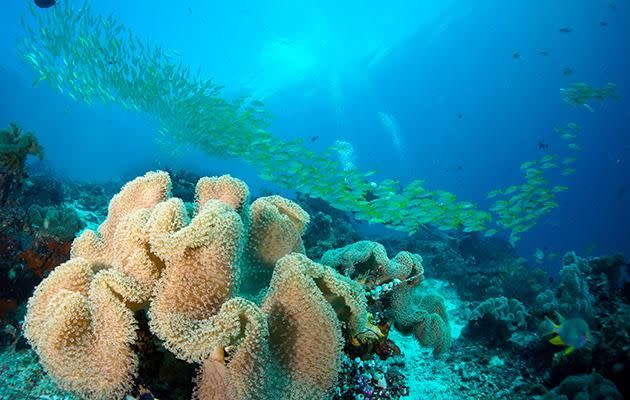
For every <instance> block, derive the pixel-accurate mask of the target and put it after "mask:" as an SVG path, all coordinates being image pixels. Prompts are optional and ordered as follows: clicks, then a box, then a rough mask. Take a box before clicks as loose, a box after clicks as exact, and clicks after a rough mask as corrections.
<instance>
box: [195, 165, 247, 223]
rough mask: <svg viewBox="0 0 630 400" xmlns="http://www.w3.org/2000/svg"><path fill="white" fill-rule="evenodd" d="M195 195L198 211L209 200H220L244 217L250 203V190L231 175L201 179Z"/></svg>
mask: <svg viewBox="0 0 630 400" xmlns="http://www.w3.org/2000/svg"><path fill="white" fill-rule="evenodd" d="M195 193H196V194H195V201H196V203H197V209H201V207H202V206H203V205H204V204H205V203H206V202H207V201H208V200H220V201H221V202H223V203H225V204H227V205H229V206H231V207H232V208H234V210H235V211H236V212H237V213H238V214H239V215H241V216H244V214H245V212H246V209H247V205H248V204H247V203H248V201H249V188H248V187H247V185H246V184H245V182H243V181H242V180H240V179H236V178H233V177H231V176H230V175H223V176H219V177H216V176H214V177H203V178H201V179H199V182H197V187H196V190H195Z"/></svg>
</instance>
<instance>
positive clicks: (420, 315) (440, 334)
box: [391, 284, 451, 356]
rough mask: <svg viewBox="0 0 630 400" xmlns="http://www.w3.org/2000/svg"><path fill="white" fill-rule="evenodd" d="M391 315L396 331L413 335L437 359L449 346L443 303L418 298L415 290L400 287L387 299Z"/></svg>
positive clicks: (433, 298) (429, 296)
mask: <svg viewBox="0 0 630 400" xmlns="http://www.w3.org/2000/svg"><path fill="white" fill-rule="evenodd" d="M391 313H392V316H393V320H394V323H395V326H396V328H397V329H399V330H400V331H401V332H404V333H409V332H413V334H414V335H415V337H416V339H418V341H419V342H420V343H421V344H422V345H423V346H426V347H430V348H432V349H433V354H434V355H436V356H437V355H440V354H442V353H444V352H445V351H447V350H448V349H449V347H450V346H451V329H450V325H449V322H448V315H447V314H446V307H445V305H444V299H443V298H442V297H441V296H438V295H434V294H426V295H425V294H422V293H421V292H420V291H419V290H418V289H417V288H416V287H414V286H411V285H407V284H403V285H400V286H399V287H398V288H396V289H395V290H394V291H393V292H392V295H391Z"/></svg>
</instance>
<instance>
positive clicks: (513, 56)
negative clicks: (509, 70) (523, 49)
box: [512, 52, 521, 60]
mask: <svg viewBox="0 0 630 400" xmlns="http://www.w3.org/2000/svg"><path fill="white" fill-rule="evenodd" d="M512 58H513V59H515V60H518V59H519V58H521V53H519V52H516V53H513V54H512Z"/></svg>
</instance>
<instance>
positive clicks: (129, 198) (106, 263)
mask: <svg viewBox="0 0 630 400" xmlns="http://www.w3.org/2000/svg"><path fill="white" fill-rule="evenodd" d="M169 192H170V179H169V177H168V175H167V174H166V173H160V172H157V173H154V172H150V173H148V174H146V175H145V176H143V177H141V178H137V179H135V180H133V181H131V182H129V183H128V184H126V185H125V186H124V187H123V188H122V190H121V191H120V193H119V194H117V195H116V196H114V198H113V199H112V201H111V203H110V207H109V213H108V217H107V219H106V220H105V222H104V223H103V224H102V225H101V226H100V227H99V230H98V232H93V231H85V232H84V233H83V234H82V235H81V236H79V237H78V238H77V239H75V241H74V243H73V247H72V251H71V256H72V257H71V259H70V260H69V261H68V262H66V263H64V264H62V265H60V266H59V267H57V268H56V269H55V270H54V271H53V272H52V273H51V274H50V275H49V276H48V277H47V278H46V279H44V280H43V281H42V282H41V284H40V285H39V286H38V287H37V289H36V290H35V293H34V294H33V296H32V297H31V298H30V300H29V302H28V308H27V314H26V318H25V324H24V334H25V336H26V337H27V339H28V340H29V342H30V343H31V345H32V346H33V348H34V349H35V351H36V352H37V353H38V354H39V356H40V360H41V363H42V365H43V366H44V367H45V368H46V370H47V372H48V373H49V374H50V375H51V376H52V377H53V378H54V379H55V380H56V381H57V383H58V384H59V385H60V386H61V387H63V388H64V389H67V390H71V391H74V392H77V393H78V394H80V395H83V396H85V397H90V398H99V399H100V398H103V399H105V398H113V397H117V396H120V395H121V394H123V393H124V392H125V391H126V390H127V389H128V388H129V386H130V385H131V383H132V379H133V377H134V375H135V374H136V371H137V366H138V357H137V355H136V354H135V353H134V351H133V350H132V345H133V343H134V341H135V329H136V321H135V319H134V316H133V312H134V310H135V309H139V308H142V307H144V306H146V304H147V303H148V301H149V299H150V297H151V293H152V290H153V286H154V285H155V283H156V282H157V277H158V275H159V271H160V269H161V263H160V262H159V260H156V259H155V258H154V257H152V255H151V254H150V253H149V252H148V250H147V241H148V237H149V235H148V231H147V222H148V217H149V214H150V210H151V209H152V207H154V206H155V205H157V204H158V203H159V202H161V201H163V200H164V199H165V198H166V197H167V196H168V195H169Z"/></svg>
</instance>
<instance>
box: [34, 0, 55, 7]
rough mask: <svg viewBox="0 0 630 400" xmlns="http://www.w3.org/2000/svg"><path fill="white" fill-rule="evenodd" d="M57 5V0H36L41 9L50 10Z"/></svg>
mask: <svg viewBox="0 0 630 400" xmlns="http://www.w3.org/2000/svg"><path fill="white" fill-rule="evenodd" d="M55 4H57V1H56V0H35V5H36V6H37V7H39V8H49V7H52V6H54V5H55Z"/></svg>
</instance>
